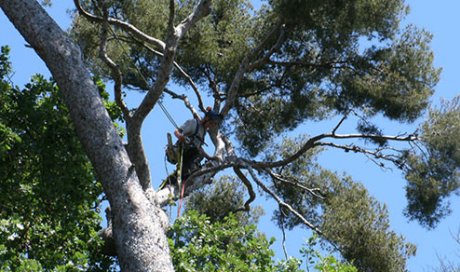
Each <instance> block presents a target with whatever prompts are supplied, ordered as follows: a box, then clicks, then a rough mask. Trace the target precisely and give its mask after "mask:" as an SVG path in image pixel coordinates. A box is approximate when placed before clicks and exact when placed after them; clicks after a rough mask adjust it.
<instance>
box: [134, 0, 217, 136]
mask: <svg viewBox="0 0 460 272" xmlns="http://www.w3.org/2000/svg"><path fill="white" fill-rule="evenodd" d="M210 2H211V1H210V0H201V1H200V3H199V4H198V5H197V7H196V8H195V10H194V11H193V12H192V13H191V14H190V15H189V16H188V17H187V18H186V19H185V20H183V21H182V22H181V23H180V24H179V25H178V26H177V27H175V28H174V29H173V30H171V29H169V31H168V34H167V37H168V38H167V40H166V46H165V50H164V56H163V58H162V61H161V64H160V67H159V69H158V73H157V76H156V80H155V83H154V85H153V86H152V87H151V88H150V90H149V91H148V92H147V94H146V96H145V97H144V99H143V100H142V102H141V104H140V105H139V107H138V109H137V110H136V112H135V113H134V115H133V119H135V122H137V126H138V127H139V128H140V125H141V124H142V122H143V121H144V119H145V117H147V115H148V114H149V113H150V111H151V110H152V109H153V107H154V106H155V104H156V103H157V102H158V99H159V98H160V96H161V94H162V93H163V91H164V89H165V86H166V84H167V83H168V81H169V78H170V75H171V71H172V68H173V66H174V57H175V54H176V50H177V46H178V45H179V40H180V39H181V38H182V37H183V35H185V33H186V31H187V30H188V29H190V28H191V27H192V26H193V24H194V23H196V22H197V21H198V20H199V19H201V18H203V17H204V16H206V15H208V14H209V12H210Z"/></svg>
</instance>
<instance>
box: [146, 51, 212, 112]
mask: <svg viewBox="0 0 460 272" xmlns="http://www.w3.org/2000/svg"><path fill="white" fill-rule="evenodd" d="M144 47H145V48H146V49H147V50H149V51H150V52H152V53H153V54H155V55H157V56H160V57H163V53H161V52H160V51H158V50H155V49H153V48H151V47H149V46H147V45H144ZM173 63H174V67H175V68H176V69H177V71H178V72H179V74H180V75H181V76H183V77H184V78H185V79H186V81H187V82H188V84H189V85H190V86H191V87H192V89H193V91H194V92H195V95H196V98H197V100H198V107H199V108H200V110H201V111H202V112H205V108H204V106H203V99H202V97H201V94H200V91H199V90H198V87H197V86H196V84H195V82H193V79H192V77H191V76H190V75H189V74H187V72H185V70H184V69H183V68H182V67H181V66H180V65H179V64H178V63H177V62H176V61H174V62H173Z"/></svg>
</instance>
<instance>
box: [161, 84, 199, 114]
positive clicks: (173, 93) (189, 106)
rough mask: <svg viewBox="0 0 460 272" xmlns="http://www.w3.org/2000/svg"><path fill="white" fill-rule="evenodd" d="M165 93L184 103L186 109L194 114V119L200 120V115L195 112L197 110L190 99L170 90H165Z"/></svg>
mask: <svg viewBox="0 0 460 272" xmlns="http://www.w3.org/2000/svg"><path fill="white" fill-rule="evenodd" d="M164 92H165V93H167V94H169V95H170V96H171V97H172V98H173V99H180V100H182V101H183V102H184V105H185V107H186V108H188V109H189V110H190V112H191V113H192V115H193V117H194V118H195V119H198V120H199V119H200V118H201V117H200V115H199V114H198V112H197V111H196V110H195V108H194V107H193V106H192V104H191V103H190V101H189V99H188V97H187V96H186V95H179V94H177V93H175V92H173V91H171V90H170V89H168V88H165V90H164Z"/></svg>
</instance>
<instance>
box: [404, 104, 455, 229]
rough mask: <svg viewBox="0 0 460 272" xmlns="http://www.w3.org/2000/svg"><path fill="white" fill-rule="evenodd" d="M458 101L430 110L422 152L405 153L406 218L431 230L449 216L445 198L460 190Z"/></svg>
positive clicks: (423, 135)
mask: <svg viewBox="0 0 460 272" xmlns="http://www.w3.org/2000/svg"><path fill="white" fill-rule="evenodd" d="M459 133H460V98H459V97H457V98H455V99H453V100H452V101H451V102H446V103H444V104H443V105H442V107H441V109H433V110H432V111H431V112H430V114H429V118H428V120H427V121H426V122H425V123H424V124H423V126H422V139H423V147H424V149H425V151H424V152H423V153H421V154H415V153H408V154H407V160H408V167H407V168H406V169H405V172H406V179H407V180H408V184H407V186H406V195H407V199H408V206H407V209H406V215H407V216H409V218H411V219H416V220H418V221H419V222H420V223H422V224H424V225H425V226H427V227H434V226H435V225H436V224H437V223H438V222H439V220H440V219H441V218H443V217H444V216H445V215H447V214H449V212H450V209H449V203H448V202H447V203H445V198H446V197H448V196H449V195H450V194H451V193H452V192H456V191H457V192H458V189H459V187H460V179H459V178H460V144H459V142H458V135H459Z"/></svg>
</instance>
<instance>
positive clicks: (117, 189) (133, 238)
mask: <svg viewBox="0 0 460 272" xmlns="http://www.w3.org/2000/svg"><path fill="white" fill-rule="evenodd" d="M0 7H1V8H2V10H3V11H4V12H5V14H6V15H7V16H8V18H9V19H10V21H11V22H12V23H13V25H14V26H15V27H16V28H17V29H18V30H19V32H20V33H21V35H22V36H23V37H24V38H25V39H26V41H27V42H28V43H29V44H30V45H31V46H32V47H33V48H34V50H35V51H36V52H37V54H38V55H39V56H40V57H41V58H42V59H43V61H44V62H45V63H46V65H47V66H48V68H49V70H50V71H51V73H52V75H53V77H54V79H55V80H56V82H57V84H58V86H59V88H60V90H61V94H62V96H63V98H64V101H65V102H66V104H67V106H68V108H69V111H70V115H71V118H72V120H73V122H74V124H75V128H76V130H77V134H78V137H79V139H80V141H81V143H82V145H83V147H84V149H85V151H86V153H87V155H88V157H89V159H90V160H91V162H92V165H93V167H94V169H95V171H96V174H97V176H98V177H99V179H100V180H101V182H102V184H103V187H104V191H105V193H106V195H107V197H108V199H109V202H110V205H111V207H112V213H113V236H114V239H115V243H116V248H117V253H118V257H119V261H120V266H121V269H122V270H123V271H162V272H163V271H173V267H172V263H171V258H170V256H169V248H168V244H167V239H166V236H165V233H164V222H165V221H164V219H165V215H164V213H163V211H162V210H161V209H160V208H159V207H158V206H156V205H154V204H152V203H151V202H150V201H149V200H148V198H147V196H146V194H145V192H144V191H143V190H142V187H141V185H140V183H139V179H138V177H137V175H136V172H135V171H134V166H133V165H132V163H131V162H130V160H129V157H128V154H127V152H126V150H125V148H124V147H123V144H122V141H121V139H120V137H119V136H118V134H117V132H116V130H115V128H114V126H113V124H112V121H111V119H110V117H109V115H108V114H107V112H106V110H105V108H104V105H103V104H102V101H101V99H100V97H99V94H98V91H97V88H96V86H95V85H94V83H93V81H92V79H91V76H90V74H89V72H88V70H87V69H86V68H85V66H84V63H83V61H82V58H81V52H80V50H79V48H77V47H76V46H75V45H74V44H73V43H72V42H71V40H70V39H69V37H68V36H67V35H66V34H65V33H64V32H63V31H62V30H61V29H60V28H59V26H58V25H57V24H56V23H55V22H54V21H53V20H52V18H50V17H49V16H48V14H47V13H46V11H45V10H43V8H42V7H41V6H40V4H39V3H37V2H36V1H34V0H14V1H13V0H0ZM76 189H78V188H76Z"/></svg>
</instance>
